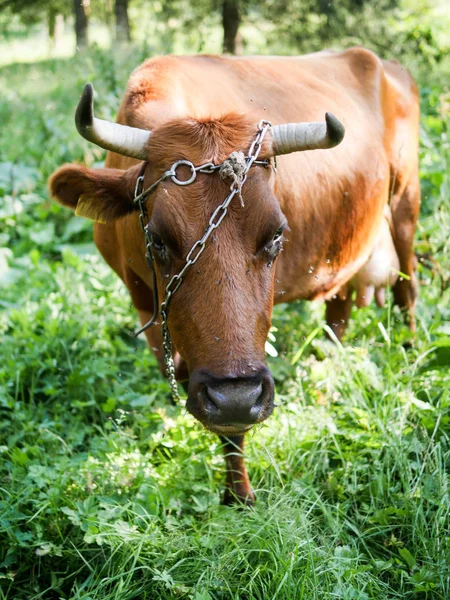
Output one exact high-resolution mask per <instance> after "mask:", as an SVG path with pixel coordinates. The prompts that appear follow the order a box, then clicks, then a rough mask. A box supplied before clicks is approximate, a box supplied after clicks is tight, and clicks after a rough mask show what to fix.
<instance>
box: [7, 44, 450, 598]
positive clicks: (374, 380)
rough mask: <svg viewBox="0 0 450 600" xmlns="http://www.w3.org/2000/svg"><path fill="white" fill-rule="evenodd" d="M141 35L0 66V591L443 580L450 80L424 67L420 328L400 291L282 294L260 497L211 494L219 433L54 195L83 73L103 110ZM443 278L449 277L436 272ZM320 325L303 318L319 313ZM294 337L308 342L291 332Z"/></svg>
mask: <svg viewBox="0 0 450 600" xmlns="http://www.w3.org/2000/svg"><path fill="white" fill-rule="evenodd" d="M145 53H146V51H145V49H137V50H134V51H133V52H131V51H130V52H128V53H127V52H125V53H124V52H122V53H120V54H117V55H116V54H111V53H105V52H103V51H102V50H99V49H94V50H93V51H92V52H90V53H89V54H87V55H82V56H78V57H76V58H75V59H73V60H70V61H69V60H64V59H58V60H56V59H55V60H47V61H42V62H36V63H33V64H14V65H10V66H6V67H2V68H1V69H0V87H1V88H2V90H5V91H6V92H5V94H4V95H2V98H1V100H0V120H1V122H2V123H3V124H4V125H3V126H2V134H3V136H2V140H3V141H2V144H1V145H0V194H1V200H0V246H1V249H0V286H1V287H0V308H1V312H0V337H1V361H0V411H1V418H0V453H1V458H2V459H1V462H0V599H1V600H25V599H26V600H31V599H34V600H37V599H45V600H53V599H59V598H67V599H69V598H70V599H71V600H128V599H132V598H136V599H154V598H163V599H166V598H167V599H175V598H186V599H188V598H189V599H192V600H219V599H221V600H222V599H223V600H225V599H226V600H231V599H233V600H238V599H239V600H241V599H245V600H247V599H248V600H250V599H264V600H266V599H268V598H270V599H272V598H273V599H275V598H276V599H278V600H283V599H286V600H288V599H289V600H292V599H305V600H312V599H316V598H317V599H323V598H329V599H343V600H344V599H345V600H350V599H352V600H356V599H357V600H369V599H374V600H375V599H376V600H388V599H389V600H391V599H394V598H406V599H409V598H411V599H447V598H448V597H449V596H450V503H449V475H448V469H449V466H450V443H449V437H448V436H449V426H450V395H449V365H450V342H449V333H450V308H449V306H450V304H449V300H450V292H449V290H448V285H447V287H446V283H447V284H448V277H449V273H450V261H449V239H450V216H449V212H450V211H449V205H450V201H449V191H450V190H449V187H450V176H449V172H450V169H449V166H450V165H449V162H450V150H449V142H448V137H447V136H448V125H449V114H448V106H449V96H448V91H445V90H443V89H441V87H440V85H439V81H440V78H441V77H442V71H434V72H432V73H428V74H427V76H426V78H425V77H424V76H421V81H422V82H423V84H422V115H423V116H422V147H421V179H422V188H423V206H422V215H421V220H420V227H419V231H418V235H417V250H418V252H420V253H421V255H422V256H423V262H422V263H421V265H420V271H419V275H420V279H421V283H422V285H421V290H420V299H419V304H418V310H417V312H418V332H417V335H416V338H415V340H414V341H413V343H412V344H411V337H410V335H409V333H408V332H407V330H406V329H405V327H404V326H403V325H402V323H401V322H400V315H399V313H398V312H397V310H396V309H395V308H392V306H391V305H389V306H388V307H387V308H386V309H385V310H380V309H376V308H372V307H371V308H368V309H365V310H361V311H355V312H354V313H353V319H352V323H351V326H350V329H349V332H348V335H347V338H346V341H345V344H344V345H343V346H341V345H335V344H332V343H330V342H327V341H325V338H324V335H323V333H322V330H323V315H322V308H321V307H318V306H315V305H312V304H306V303H293V304H291V305H289V306H279V307H277V308H276V309H275V312H274V331H273V334H274V336H275V341H273V342H272V343H273V345H274V347H275V348H276V350H277V352H278V356H277V357H275V358H269V363H270V366H271V368H272V371H273V373H274V376H275V379H276V383H277V404H278V405H279V406H278V408H277V409H276V411H275V413H274V415H273V416H272V417H271V418H270V419H269V421H268V422H267V423H266V424H264V425H263V426H261V427H260V428H259V429H258V430H257V431H256V432H255V433H254V434H252V435H251V436H250V437H249V440H248V444H247V455H248V459H247V464H248V467H249V472H250V476H251V480H252V482H253V485H254V487H255V489H256V493H257V498H258V502H257V505H256V507H255V508H254V509H246V508H240V509H238V508H227V507H223V506H221V505H220V494H221V492H222V490H223V484H224V464H223V459H222V456H221V450H220V445H219V442H218V438H217V437H215V436H213V435H212V434H210V433H208V432H206V431H204V430H203V429H202V428H201V426H200V425H199V424H197V423H196V422H195V421H194V420H193V418H192V417H190V416H189V415H188V414H187V413H186V412H185V410H184V409H183V408H182V407H174V406H172V405H171V403H170V402H169V400H168V398H169V387H168V385H167V383H166V382H165V381H164V380H163V379H162V378H161V377H160V375H159V372H158V369H157V365H156V361H155V359H154V358H153V356H152V354H151V353H150V351H149V350H148V349H147V348H146V346H145V344H144V343H143V342H142V341H135V340H134V339H133V338H132V337H131V336H130V335H129V333H130V332H131V331H132V330H133V328H134V327H135V324H136V316H135V313H134V311H133V310H131V309H130V299H129V297H128V294H127V292H126V290H125V289H124V287H123V286H122V284H121V283H120V282H119V281H118V279H117V277H116V276H115V275H114V274H113V273H112V272H111V271H110V269H109V268H108V267H106V266H105V264H104V263H103V262H102V260H101V259H100V257H99V256H98V254H97V252H96V251H95V248H94V247H93V245H92V241H91V240H92V238H91V225H90V224H89V223H88V222H86V221H83V220H81V219H79V218H77V217H74V216H73V215H72V214H71V213H69V212H68V211H65V210H64V209H62V208H61V207H59V206H57V205H56V204H54V203H53V202H51V201H50V200H49V198H48V192H47V190H46V179H47V177H48V175H49V174H50V173H51V172H52V170H53V169H54V168H55V167H56V166H58V165H60V164H61V163H63V162H65V161H73V160H78V161H80V160H84V161H86V162H87V163H89V164H95V163H99V162H101V160H102V159H103V153H102V152H101V151H100V150H97V149H95V148H93V147H91V146H90V145H89V144H88V143H87V142H84V141H83V140H81V139H80V138H79V137H78V136H77V135H76V134H75V132H74V127H73V112H74V106H75V104H76V101H77V98H78V96H79V93H80V91H81V89H82V86H83V84H84V82H85V81H87V80H92V81H94V82H95V85H96V88H97V90H98V92H99V99H98V102H97V104H96V109H97V110H98V113H99V116H102V117H104V118H112V117H113V115H114V113H115V111H116V109H117V106H118V102H119V98H120V94H121V91H122V89H123V87H124V84H125V81H126V79H127V76H128V74H129V72H130V71H131V69H132V68H133V67H134V66H135V65H136V64H137V63H138V62H139V61H140V60H141V59H143V58H144V55H145ZM443 288H445V290H443ZM314 333H315V335H311V334H314ZM300 350H301V356H299V351H300Z"/></svg>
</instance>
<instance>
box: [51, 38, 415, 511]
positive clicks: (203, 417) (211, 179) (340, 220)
mask: <svg viewBox="0 0 450 600" xmlns="http://www.w3.org/2000/svg"><path fill="white" fill-rule="evenodd" d="M76 114H77V116H76V123H77V128H78V131H79V132H80V134H81V135H82V136H83V137H85V138H86V139H88V140H90V141H91V142H93V143H95V144H97V145H98V146H101V147H102V148H105V149H107V150H108V151H109V152H108V154H107V157H106V162H105V167H104V168H86V167H84V166H81V165H75V164H72V165H64V166H62V167H60V168H59V169H58V170H57V171H56V172H55V173H54V174H53V175H52V177H51V179H50V182H49V186H50V191H51V195H52V196H53V197H54V198H55V199H56V200H57V201H59V202H60V203H61V204H63V205H64V206H67V207H69V208H70V209H72V210H74V211H75V212H76V213H77V214H81V215H82V216H86V217H89V218H91V219H93V220H95V221H96V223H95V228H94V240H95V243H96V245H97V247H98V249H99V250H100V252H101V254H102V255H103V257H104V259H105V260H106V262H107V263H108V264H109V265H110V266H111V268H112V269H114V271H115V272H116V273H117V274H118V275H119V277H120V278H121V279H122V280H123V282H124V283H125V285H126V286H127V288H128V290H129V292H130V295H131V298H132V301H133V304H134V306H135V307H136V309H137V312H138V315H139V319H140V321H141V323H142V325H143V326H144V325H145V323H147V322H148V321H149V319H151V318H152V317H153V319H152V320H153V322H154V324H153V326H152V327H147V328H146V327H144V329H145V335H146V337H147V340H148V343H149V345H150V347H151V348H152V350H153V351H154V353H155V355H156V358H157V359H158V362H159V365H160V368H161V371H162V372H163V373H164V372H165V369H166V367H165V363H164V343H163V341H164V340H163V334H164V331H162V329H161V323H162V318H161V319H159V320H158V319H156V318H155V314H156V315H157V313H158V308H159V307H158V306H155V304H158V303H159V300H158V299H157V295H158V294H157V293H156V292H158V293H159V298H160V299H162V300H164V299H167V293H166V288H167V286H168V282H169V281H172V278H173V277H174V276H176V275H177V273H180V271H181V270H182V269H183V268H184V266H185V264H186V257H187V255H188V254H189V252H190V250H191V248H192V247H193V246H194V245H195V244H196V242H198V240H200V239H201V238H202V236H203V235H204V233H205V231H206V230H207V229H208V223H209V222H210V219H211V215H213V213H214V214H215V211H216V210H217V207H218V206H219V205H221V204H222V203H223V202H224V200H225V198H227V197H228V194H229V193H230V184H231V189H235V194H234V197H233V198H232V200H231V201H230V202H229V205H228V208H227V210H225V211H224V212H225V213H226V214H224V215H223V218H222V219H221V222H220V225H219V226H217V227H216V228H214V231H212V232H211V231H210V232H209V233H210V234H211V235H209V237H208V240H207V241H206V242H205V243H204V248H203V250H204V251H203V252H202V253H201V255H199V256H198V257H197V260H196V262H195V264H192V265H190V268H189V269H186V270H185V272H184V273H183V278H182V281H181V283H180V284H179V285H178V286H176V287H177V289H176V291H174V293H173V294H172V298H171V300H170V310H169V311H168V313H167V314H166V319H167V332H168V335H169V334H170V340H171V343H172V344H173V345H172V352H173V354H172V356H173V364H172V367H173V368H174V369H175V375H176V378H177V380H178V381H179V382H183V383H184V385H185V388H186V389H187V409H188V410H189V412H190V413H191V414H192V415H194V417H196V418H197V419H198V420H199V421H200V422H201V423H202V424H203V425H204V426H205V427H206V428H207V429H209V430H211V431H213V432H215V433H217V434H218V435H219V436H220V438H221V440H222V442H223V446H224V451H225V460H226V465H227V475H226V488H225V495H224V498H223V501H224V502H225V503H230V502H233V501H240V502H244V503H252V502H253V501H254V494H253V491H252V488H251V485H250V482H249V478H248V475H247V472H246V468H245V464H244V458H243V448H244V435H245V433H246V432H247V431H249V430H250V429H251V428H252V427H253V426H254V425H255V424H257V423H261V422H262V421H264V420H265V419H267V417H269V415H270V414H271V413H272V411H273V407H274V402H273V399H274V383H273V379H272V376H271V373H270V371H269V369H268V367H267V365H266V360H265V342H266V338H267V334H268V332H269V328H270V325H271V313H272V308H273V305H274V304H276V303H281V302H291V301H294V300H298V299H306V300H322V301H324V302H325V304H326V312H325V316H326V321H327V323H328V326H329V331H330V333H331V332H334V335H332V337H335V338H337V339H341V338H342V336H343V334H344V332H345V329H346V326H347V323H348V320H349V316H350V311H351V309H352V305H353V304H354V303H356V305H357V306H358V307H360V306H365V305H367V304H369V303H370V302H371V301H372V298H373V297H375V300H376V301H377V303H378V304H379V305H383V303H384V295H385V288H386V286H387V285H390V286H392V288H393V296H394V302H395V304H396V305H398V307H399V308H400V310H401V311H402V312H403V313H404V316H405V320H406V323H407V325H408V326H409V328H410V329H411V330H412V331H414V327H415V325H414V309H415V303H416V297H417V279H416V276H415V268H416V262H415V255H414V252H413V237H414V232H415V228H416V222H417V217H418V212H419V205H420V188H419V176H418V135H419V102H418V92H417V87H416V85H415V83H414V81H413V79H412V77H411V76H410V74H409V73H408V71H407V70H406V69H405V68H404V67H402V66H401V65H400V64H399V63H398V62H396V61H394V60H382V59H380V58H378V57H377V56H376V55H375V54H374V53H372V52H371V51H369V50H366V49H364V48H360V47H356V48H351V49H349V50H346V51H344V52H333V51H328V50H327V51H323V52H318V53H314V54H310V55H307V56H302V57H277V56H274V57H271V56H260V57H231V56H209V55H208V56H163V57H156V58H152V59H150V60H147V61H146V62H144V63H143V64H142V65H141V66H139V67H138V68H137V69H136V70H135V71H134V72H133V73H132V75H131V77H130V79H129V82H128V85H127V88H126V92H125V95H124V98H123V100H122V103H121V105H120V109H119V112H118V116H117V122H116V123H110V122H106V121H102V120H100V119H97V118H96V117H94V112H93V89H92V86H89V85H88V86H87V87H86V88H85V91H84V93H83V95H82V97H81V100H80V103H79V105H78V109H77V113H76ZM324 115H326V116H325V118H324ZM333 115H335V116H333ZM261 120H263V124H262V125H259V126H258V123H259V122H260V121H261ZM266 121H268V122H270V124H271V126H269V124H268V123H266ZM261 128H262V129H263V132H262V131H261ZM344 128H345V135H344ZM258 132H259V133H258ZM257 135H258V140H259V141H258V144H257V145H258V151H259V157H258V160H255V161H254V162H252V161H253V158H255V157H253V158H252V160H251V161H250V162H252V164H251V165H250V163H249V162H248V161H249V157H250V156H251V154H252V152H254V148H255V143H253V144H252V142H255V136H257ZM262 137H263V139H262ZM236 152H238V153H239V152H242V153H243V154H241V155H239V156H241V167H242V168H244V171H245V173H244V175H245V176H244V175H243V172H242V168H241V174H240V175H239V177H240V179H239V177H238V169H235V168H234V167H233V166H232V168H231V171H230V170H228V176H227V175H225V176H223V173H222V171H221V172H220V173H219V172H218V165H225V164H227V165H228V167H229V166H230V164H231V163H230V160H231V156H232V155H233V153H236ZM242 156H243V157H244V159H245V160H244V162H242ZM178 161H182V162H181V163H178ZM237 162H239V161H238V160H237ZM202 165H209V166H208V167H206V168H204V169H203V170H201V169H198V170H195V169H197V168H198V167H201V166H202ZM216 167H217V168H216ZM227 177H228V178H227ZM233 181H234V183H235V184H236V185H235V186H234V188H233ZM236 182H237V183H236ZM183 183H189V185H181V184H183ZM141 190H146V195H144V196H145V198H144V200H142V198H141V200H140V202H141V204H139V203H136V202H135V201H134V199H135V198H136V196H139V194H140V193H141ZM139 206H140V207H141V208H140V209H139ZM143 218H147V219H148V221H149V223H148V226H147V227H146V228H144V229H145V232H146V233H145V234H144V233H143V231H142V228H141V225H140V220H141V221H142V219H143ZM146 241H147V244H146ZM146 245H147V254H146ZM149 255H150V256H149ZM146 258H147V259H146ZM149 259H151V260H149ZM149 266H150V267H152V268H149ZM155 298H156V299H155ZM161 306H163V305H161ZM169 348H170V347H169ZM168 360H169V363H170V360H171V357H170V356H169V359H168Z"/></svg>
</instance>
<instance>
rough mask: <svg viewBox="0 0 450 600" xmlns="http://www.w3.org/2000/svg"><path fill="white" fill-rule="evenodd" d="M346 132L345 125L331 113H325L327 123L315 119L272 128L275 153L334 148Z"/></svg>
mask: <svg viewBox="0 0 450 600" xmlns="http://www.w3.org/2000/svg"><path fill="white" fill-rule="evenodd" d="M344 134H345V129H344V126H343V125H342V123H341V122H340V121H339V120H338V119H336V117H335V116H333V115H332V114H331V113H326V114H325V123H322V122H318V121H314V122H311V123H285V124H284V125H275V126H274V127H273V128H272V139H273V149H274V154H275V155H280V154H290V153H291V152H300V151H302V150H319V149H321V148H324V149H325V148H333V146H337V145H338V144H340V143H341V142H342V140H343V139H344Z"/></svg>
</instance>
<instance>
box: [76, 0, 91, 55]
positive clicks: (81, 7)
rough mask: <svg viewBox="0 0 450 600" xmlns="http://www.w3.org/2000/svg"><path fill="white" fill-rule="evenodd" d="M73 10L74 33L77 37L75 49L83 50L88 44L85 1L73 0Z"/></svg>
mask: <svg viewBox="0 0 450 600" xmlns="http://www.w3.org/2000/svg"><path fill="white" fill-rule="evenodd" d="M73 8H74V12H75V35H76V38H77V42H76V43H77V50H84V49H85V48H87V45H88V16H87V11H86V8H87V2H86V1H85V0H73Z"/></svg>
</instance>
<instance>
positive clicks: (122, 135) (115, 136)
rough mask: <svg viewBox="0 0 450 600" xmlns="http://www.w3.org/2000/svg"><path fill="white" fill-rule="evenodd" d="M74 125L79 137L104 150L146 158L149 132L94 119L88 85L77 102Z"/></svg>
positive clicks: (91, 92)
mask: <svg viewBox="0 0 450 600" xmlns="http://www.w3.org/2000/svg"><path fill="white" fill-rule="evenodd" d="M75 124H76V126H77V129H78V133H79V134H80V135H82V136H83V137H84V138H85V139H86V140H88V141H89V142H93V143H94V144H97V146H100V147H101V148H105V150H112V151H113V152H117V153H118V154H123V155H124V156H131V157H132V158H139V159H141V160H146V159H147V158H148V154H147V150H146V148H147V142H148V140H149V137H150V135H151V132H150V131H146V130H145V129H138V128H137V127H128V126H127V125H119V123H111V122H110V121H103V119H97V118H96V117H94V88H93V86H92V84H90V83H87V84H86V85H85V86H84V90H83V93H82V94H81V98H80V101H79V102H78V106H77V111H76V113H75Z"/></svg>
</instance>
